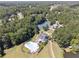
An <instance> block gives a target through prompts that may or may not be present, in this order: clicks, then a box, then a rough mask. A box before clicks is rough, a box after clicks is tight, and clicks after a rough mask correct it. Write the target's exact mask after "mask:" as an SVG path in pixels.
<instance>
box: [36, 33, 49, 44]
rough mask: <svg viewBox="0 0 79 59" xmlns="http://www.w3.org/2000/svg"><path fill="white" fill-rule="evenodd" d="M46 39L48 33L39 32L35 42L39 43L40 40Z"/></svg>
mask: <svg viewBox="0 0 79 59" xmlns="http://www.w3.org/2000/svg"><path fill="white" fill-rule="evenodd" d="M46 41H48V35H47V34H45V33H41V34H40V35H39V36H38V39H37V40H36V42H37V43H38V44H39V43H40V42H46Z"/></svg>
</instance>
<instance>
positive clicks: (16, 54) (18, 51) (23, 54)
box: [3, 43, 63, 58]
mask: <svg viewBox="0 0 79 59" xmlns="http://www.w3.org/2000/svg"><path fill="white" fill-rule="evenodd" d="M22 49H23V50H24V51H23V50H22ZM52 49H53V50H54V54H55V56H56V58H58V57H60V58H61V57H63V53H62V52H61V49H60V48H59V47H58V45H57V44H56V43H53V47H52ZM5 52H6V55H5V56H4V57H3V58H51V57H52V55H51V51H50V45H49V44H47V45H46V46H45V47H44V48H43V49H42V51H41V52H40V53H38V54H29V53H28V49H27V48H25V47H23V44H21V45H19V46H15V47H13V48H10V49H7V50H5Z"/></svg>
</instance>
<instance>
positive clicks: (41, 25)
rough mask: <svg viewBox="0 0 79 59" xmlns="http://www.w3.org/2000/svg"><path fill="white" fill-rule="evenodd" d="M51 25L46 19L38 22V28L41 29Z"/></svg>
mask: <svg viewBox="0 0 79 59" xmlns="http://www.w3.org/2000/svg"><path fill="white" fill-rule="evenodd" d="M49 25H50V22H48V21H47V20H46V19H43V20H40V21H39V22H38V24H37V28H38V29H39V30H41V29H44V28H48V27H49Z"/></svg>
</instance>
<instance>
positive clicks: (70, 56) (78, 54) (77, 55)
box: [64, 52, 79, 58]
mask: <svg viewBox="0 0 79 59" xmlns="http://www.w3.org/2000/svg"><path fill="white" fill-rule="evenodd" d="M64 58H79V52H78V53H77V54H73V53H65V55H64Z"/></svg>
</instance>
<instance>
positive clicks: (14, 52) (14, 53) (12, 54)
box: [4, 44, 30, 58]
mask: <svg viewBox="0 0 79 59" xmlns="http://www.w3.org/2000/svg"><path fill="white" fill-rule="evenodd" d="M21 49H22V44H21V45H19V46H15V47H13V48H10V49H7V50H6V52H7V53H6V55H5V56H4V58H26V57H30V54H28V53H27V52H28V49H25V48H23V49H24V51H25V52H26V53H25V52H23V51H22V50H21Z"/></svg>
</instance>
